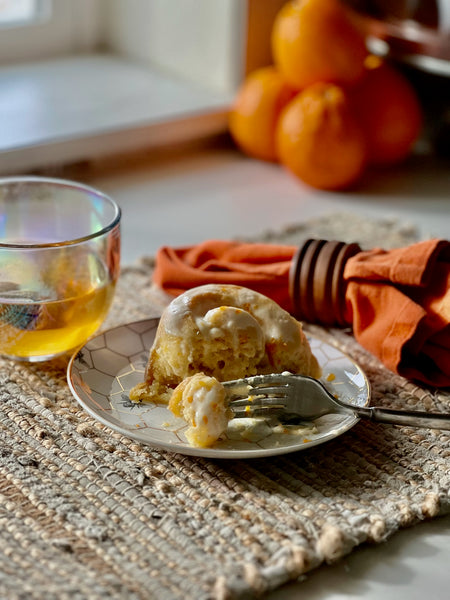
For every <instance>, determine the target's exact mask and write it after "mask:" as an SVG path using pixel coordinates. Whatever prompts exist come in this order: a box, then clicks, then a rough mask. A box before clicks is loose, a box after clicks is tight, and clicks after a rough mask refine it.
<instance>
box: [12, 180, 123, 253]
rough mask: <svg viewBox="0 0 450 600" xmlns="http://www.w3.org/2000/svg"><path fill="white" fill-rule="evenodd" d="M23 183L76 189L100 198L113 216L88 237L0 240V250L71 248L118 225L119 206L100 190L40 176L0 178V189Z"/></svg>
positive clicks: (119, 216) (120, 212) (77, 183)
mask: <svg viewBox="0 0 450 600" xmlns="http://www.w3.org/2000/svg"><path fill="white" fill-rule="evenodd" d="M24 182H28V183H44V184H45V183H46V184H50V185H56V186H62V187H70V188H73V189H78V190H79V191H83V192H88V193H91V194H95V195H96V196H97V197H100V198H102V199H103V200H106V201H107V202H108V203H109V204H110V205H111V206H112V208H113V209H114V216H113V218H112V219H111V221H110V222H109V223H108V225H105V227H102V228H101V229H99V230H98V231H95V232H93V233H89V234H88V235H85V236H81V237H78V238H73V239H69V240H64V241H61V242H44V243H38V244H36V243H23V242H22V243H20V244H19V243H6V242H2V241H1V240H0V248H15V249H17V248H22V249H28V248H33V249H37V248H57V247H62V246H73V245H75V244H81V243H83V242H86V241H88V240H92V239H94V238H97V237H100V236H102V235H104V234H105V233H108V231H111V230H112V229H114V228H115V227H116V226H117V225H118V224H119V223H120V219H121V215H122V211H121V209H120V206H119V205H118V204H117V202H116V201H115V200H113V199H112V198H111V197H110V196H108V195H107V194H105V193H104V192H101V191H100V190H98V189H97V188H94V187H92V186H90V185H86V184H84V183H80V182H78V181H73V180H71V179H60V178H57V177H41V176H37V175H36V176H33V175H20V176H10V177H0V188H1V187H2V186H4V185H8V184H13V183H24Z"/></svg>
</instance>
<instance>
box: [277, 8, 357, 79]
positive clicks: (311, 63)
mask: <svg viewBox="0 0 450 600" xmlns="http://www.w3.org/2000/svg"><path fill="white" fill-rule="evenodd" d="M271 43H272V54H273V58H274V63H275V66H277V67H278V69H279V71H280V73H281V74H282V75H283V76H284V77H285V78H286V80H287V81H288V82H289V83H290V84H291V85H293V86H294V87H297V88H298V89H303V88H305V87H308V86H310V85H312V84H314V83H317V82H329V83H336V84H339V85H352V84H354V83H355V82H357V81H358V80H359V79H360V78H361V77H362V76H363V74H364V59H365V58H366V56H367V49H366V45H365V37H364V35H363V34H362V33H361V32H360V30H359V29H358V28H357V26H356V25H355V24H354V23H353V21H352V20H351V19H350V17H349V14H348V12H347V10H346V8H345V7H344V6H343V5H342V4H341V3H340V2H339V0H294V1H291V2H288V3H287V4H285V5H284V6H283V7H282V9H281V10H280V12H279V13H278V14H277V16H276V18H275V21H274V25H273V28H272V39H271Z"/></svg>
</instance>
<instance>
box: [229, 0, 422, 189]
mask: <svg viewBox="0 0 450 600" xmlns="http://www.w3.org/2000/svg"><path fill="white" fill-rule="evenodd" d="M271 43H272V53H273V60H274V65H273V66H270V67H265V68H262V69H259V70H257V71H255V72H253V73H251V74H250V75H249V76H248V77H247V79H246V80H245V81H244V83H243V85H242V86H241V89H240V90H239V93H238V94H237V97H236V100H235V103H234V106H233V108H232V110H231V112H230V119H229V128H230V132H231V135H232V136H233V138H234V140H235V142H236V143H237V145H238V146H239V147H240V148H241V149H242V150H243V151H244V152H246V153H247V154H248V155H250V156H253V157H256V158H259V159H263V160H270V161H279V162H281V163H282V164H283V165H284V166H285V167H287V168H288V169H289V170H290V171H291V172H293V173H294V174H295V175H296V176H297V177H299V178H300V179H301V180H302V181H304V182H305V183H307V184H309V185H311V186H313V187H317V188H320V189H329V190H334V189H343V188H347V187H349V186H350V185H352V184H354V183H355V182H356V181H357V180H358V179H359V178H360V176H361V175H362V173H363V172H364V171H365V169H366V167H367V166H368V165H392V164H395V163H398V162H400V161H402V160H403V159H405V158H406V157H407V156H408V154H409V153H410V152H411V149H412V147H413V145H414V143H415V141H416V140H417V138H418V136H419V133H420V131H421V127H422V111H421V107H420V104H419V101H418V99H417V96H416V93H415V91H414V89H413V88H412V86H411V85H410V83H409V82H408V81H407V79H406V78H405V77H404V76H403V75H402V74H401V73H400V72H399V71H398V70H397V69H395V68H394V67H393V66H391V65H389V64H388V63H387V62H385V61H383V60H382V59H380V58H378V57H376V56H373V55H370V54H368V52H367V49H366V43H365V38H364V35H363V33H362V32H361V31H360V30H359V28H358V27H357V26H356V24H355V23H354V21H353V19H352V17H351V16H350V14H349V13H348V12H347V9H346V8H345V6H344V5H343V4H342V3H341V2H340V0H292V1H291V2H288V3H287V4H286V5H285V6H284V7H283V8H282V9H281V11H280V12H279V13H278V15H277V17H276V19H275V22H274V25H273V29H272V39H271Z"/></svg>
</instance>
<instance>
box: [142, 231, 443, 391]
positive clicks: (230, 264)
mask: <svg viewBox="0 0 450 600" xmlns="http://www.w3.org/2000/svg"><path fill="white" fill-rule="evenodd" d="M295 251H296V247H295V246H279V245H273V244H261V243H255V244H250V243H240V242H229V241H218V240H209V241H206V242H203V243H201V244H199V245H197V246H191V247H187V248H178V249H177V248H169V247H163V248H161V249H160V250H159V252H158V254H157V257H156V269H155V272H154V282H155V283H156V284H157V285H159V286H160V287H162V288H163V289H164V290H166V291H167V292H168V293H170V294H173V295H178V294H180V293H182V292H183V291H185V290H186V289H189V288H191V287H195V286H198V285H203V284H205V283H234V284H237V285H242V286H246V287H249V288H252V289H254V290H256V291H259V292H261V293H263V294H265V295H266V296H269V297H270V298H272V299H273V300H275V301H276V302H278V303H279V304H280V305H281V306H282V307H283V308H285V309H286V310H288V311H291V309H292V302H291V298H290V296H289V269H290V265H291V260H292V257H293V255H294V253H295ZM344 279H345V280H346V281H347V289H346V312H347V321H348V323H349V324H350V325H351V326H352V327H353V332H354V335H355V337H356V339H357V340H358V341H359V342H360V344H361V345H362V346H364V347H365V348H366V349H368V350H369V351H370V352H372V353H373V354H375V355H376V356H378V357H379V358H380V359H381V361H382V362H383V363H384V364H385V365H386V366H387V367H388V368H389V369H391V370H392V371H394V372H397V373H399V374H401V375H403V376H404V377H407V378H410V379H415V380H419V381H422V382H424V383H427V384H430V385H434V386H438V387H448V386H450V242H448V241H445V240H429V241H425V242H420V243H417V244H413V245H412V246H409V247H406V248H400V249H395V250H390V251H385V250H381V249H375V250H371V251H368V252H360V253H358V254H357V255H356V256H353V257H352V258H350V259H349V260H348V261H347V264H346V266H345V270H344Z"/></svg>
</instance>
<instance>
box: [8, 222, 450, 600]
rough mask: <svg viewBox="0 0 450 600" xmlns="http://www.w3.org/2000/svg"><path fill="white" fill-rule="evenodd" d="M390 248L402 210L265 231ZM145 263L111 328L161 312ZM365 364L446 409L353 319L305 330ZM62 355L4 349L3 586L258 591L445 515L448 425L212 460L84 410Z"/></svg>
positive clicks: (393, 396)
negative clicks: (34, 355)
mask: <svg viewBox="0 0 450 600" xmlns="http://www.w3.org/2000/svg"><path fill="white" fill-rule="evenodd" d="M311 235H319V236H321V237H327V238H328V239H339V238H340V239H343V240H344V241H359V242H360V243H362V244H363V245H364V246H366V247H368V246H374V245H382V246H384V247H389V246H396V245H403V244H406V243H410V242H412V241H414V238H415V235H416V234H415V231H414V229H413V228H409V227H402V228H401V227H399V226H398V224H396V223H395V222H373V223H368V222H362V221H359V220H358V219H356V218H354V217H352V216H351V215H346V216H343V217H342V218H338V217H336V215H333V216H331V217H329V218H325V219H320V220H318V221H315V222H311V223H308V224H305V225H301V226H298V227H290V228H288V229H287V230H286V231H284V232H281V233H278V234H275V233H270V232H268V233H267V234H265V235H264V236H262V237H263V238H264V239H273V240H275V241H281V242H283V241H286V242H289V243H292V242H295V241H298V242H300V241H301V240H302V239H304V238H305V237H306V236H308V237H309V236H311ZM152 264H153V263H152V260H151V259H144V260H142V261H140V263H139V264H138V265H136V266H133V267H129V268H125V269H124V270H123V273H122V275H121V280H120V284H119V286H118V291H117V296H116V300H115V304H114V307H113V309H112V311H111V314H110V315H109V318H108V321H107V323H106V324H105V327H109V326H112V325H116V324H119V323H123V322H129V321H133V320H136V319H141V318H145V317H147V316H154V315H155V313H156V314H157V313H158V312H160V310H161V307H162V298H161V297H160V296H159V295H158V294H157V293H155V291H154V290H153V289H152V288H151V285H150V280H151V271H152ZM310 329H312V330H314V332H315V333H317V332H319V333H320V335H322V336H325V338H326V339H327V340H328V341H329V342H331V343H334V344H337V345H338V346H339V347H340V348H341V349H342V350H343V351H344V352H346V353H348V354H349V355H350V356H351V357H352V358H353V359H355V360H357V361H358V362H359V363H360V364H361V365H362V367H363V368H364V369H365V370H366V372H367V374H368V376H369V379H370V383H371V385H372V391H373V401H374V402H375V403H380V404H384V405H387V406H402V407H410V408H426V409H432V408H440V409H441V410H449V409H450V395H449V394H448V393H444V392H442V393H437V392H434V391H430V390H426V389H422V388H420V387H417V386H416V385H414V384H412V383H410V382H407V381H405V380H403V379H402V378H400V377H397V376H395V375H392V374H391V373H389V372H387V371H386V370H385V369H384V368H383V367H382V366H381V365H380V364H379V362H378V361H377V360H376V359H374V358H373V357H372V356H370V355H369V354H368V353H367V352H365V351H364V350H362V349H361V348H360V347H359V345H358V344H357V343H356V342H355V341H354V339H353V338H352V336H351V333H350V332H349V331H336V330H333V331H325V330H323V329H320V328H315V329H314V328H310ZM66 367H67V360H62V359H61V360H58V361H55V362H54V363H51V364H47V365H24V364H16V363H13V362H11V361H7V360H1V361H0V410H1V418H0V468H1V480H0V562H1V564H0V598H2V599H8V600H14V599H16V598H17V599H21V600H24V599H34V598H37V599H42V598H46V599H47V600H52V599H58V600H63V599H65V598H70V599H74V598H76V599H84V598H89V599H96V598H99V599H105V598H108V599H109V598H112V599H119V598H120V599H122V598H123V599H126V600H134V599H136V600H144V599H145V600H148V599H149V598H157V599H164V600H166V599H169V600H170V599H180V600H184V599H191V598H192V599H195V600H206V599H212V598H214V599H217V600H219V599H225V598H244V597H247V598H248V597H257V596H258V595H259V594H263V593H264V592H266V591H268V590H272V589H274V588H276V587H277V586H280V585H281V584H283V583H284V582H286V581H289V580H294V579H296V578H298V577H299V576H300V575H302V574H304V573H307V572H308V571H310V570H311V569H314V568H315V567H318V566H319V565H321V564H323V563H327V562H332V561H335V560H337V559H339V558H340V557H342V556H344V555H345V554H347V553H349V552H350V551H352V550H353V549H355V548H356V547H357V546H358V545H359V544H362V543H364V542H372V543H377V542H381V541H383V540H385V539H387V538H388V537H389V536H391V535H392V534H393V533H394V532H396V531H397V530H398V529H400V528H402V527H407V526H412V525H414V524H415V523H417V522H419V521H421V520H424V519H430V518H432V517H436V516H437V515H443V514H446V513H449V512H450V498H449V483H450V473H449V471H450V450H449V440H450V436H449V434H448V433H445V432H439V431H436V430H433V431H427V430H422V429H420V430H416V429H410V428H398V427H391V426H386V425H377V424H373V423H363V422H360V423H358V424H357V425H356V426H355V427H354V428H353V429H352V430H350V431H349V432H347V433H346V434H344V435H343V436H341V437H339V438H337V439H335V440H333V441H331V442H329V443H327V444H324V445H322V446H318V447H315V448H312V449H310V450H307V451H304V452H297V453H295V454H290V455H285V456H280V457H274V458H267V459H257V460H242V461H233V460H223V461H212V460H207V459H201V458H194V457H187V456H182V455H178V454H170V453H167V452H164V451H158V450H153V449H152V448H150V447H147V446H143V445H141V444H139V443H137V442H135V441H133V440H131V439H128V438H126V437H124V436H122V435H120V434H118V433H115V432H113V431H111V430H110V429H108V428H107V427H105V426H103V425H102V424H100V423H98V422H96V421H95V420H94V419H93V418H92V417H90V416H89V415H88V414H86V413H85V412H84V411H83V410H82V409H81V408H80V407H79V405H78V404H77V402H76V401H75V400H74V399H73V397H72V396H71V394H70V391H69V389H68V387H67V384H66Z"/></svg>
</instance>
